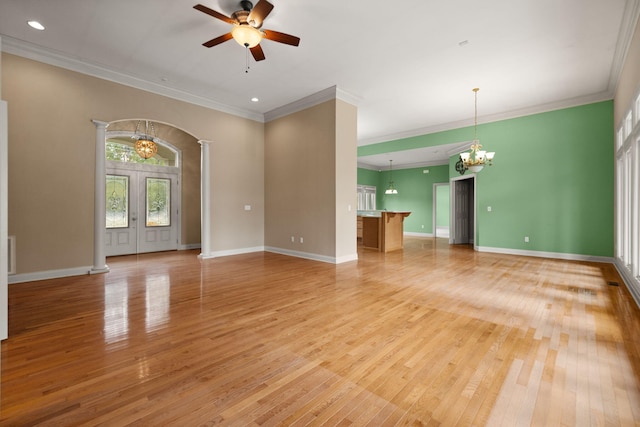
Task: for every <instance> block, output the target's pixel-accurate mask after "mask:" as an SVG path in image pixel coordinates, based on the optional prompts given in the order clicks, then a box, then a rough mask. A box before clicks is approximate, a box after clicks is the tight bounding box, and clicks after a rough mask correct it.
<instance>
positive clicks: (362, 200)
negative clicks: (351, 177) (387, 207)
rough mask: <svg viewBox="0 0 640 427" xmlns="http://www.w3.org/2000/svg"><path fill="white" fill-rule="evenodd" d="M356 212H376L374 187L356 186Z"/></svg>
mask: <svg viewBox="0 0 640 427" xmlns="http://www.w3.org/2000/svg"><path fill="white" fill-rule="evenodd" d="M358 210H359V211H374V210H376V187H373V186H370V185H358Z"/></svg>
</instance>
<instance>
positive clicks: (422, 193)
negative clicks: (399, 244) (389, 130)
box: [377, 165, 449, 234]
mask: <svg viewBox="0 0 640 427" xmlns="http://www.w3.org/2000/svg"><path fill="white" fill-rule="evenodd" d="M424 170H429V173H423V171H424ZM380 175H381V180H380V185H379V186H378V191H377V193H378V209H387V210H389V211H410V212H411V215H409V216H408V217H407V218H405V220H404V231H406V232H411V233H427V234H433V232H434V230H433V184H435V183H440V182H448V181H449V166H448V165H441V166H426V167H421V168H414V169H398V170H396V169H394V170H393V181H394V183H395V186H396V188H397V190H398V194H384V190H385V189H386V187H387V185H388V184H389V171H383V172H380Z"/></svg>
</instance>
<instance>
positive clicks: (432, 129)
mask: <svg viewBox="0 0 640 427" xmlns="http://www.w3.org/2000/svg"><path fill="white" fill-rule="evenodd" d="M612 99H613V92H612V91H606V92H600V93H596V94H593V95H586V96H580V97H577V98H571V99H565V100H562V101H557V102H550V103H547V104H540V105H535V106H532V107H526V108H521V109H518V110H511V111H507V112H504V113H498V114H489V115H485V116H478V123H480V124H482V123H491V122H498V121H501V120H508V119H515V118H517V117H524V116H530V115H533V114H540V113H546V112H549V111H554V110H562V109H564V108H571V107H578V106H580V105H587V104H593V103H596V102H602V101H610V100H612ZM467 126H473V119H468V120H459V121H455V122H449V123H444V124H441V125H435V126H427V127H423V128H418V129H412V130H408V131H403V132H398V133H393V134H388V135H383V136H375V137H371V138H365V139H361V140H359V141H358V146H359V147H360V146H363V145H371V144H378V143H382V142H391V141H396V140H399V139H405V138H412V137H414V136H420V135H428V134H431V133H437V132H444V131H447V130H453V129H460V128H462V127H467Z"/></svg>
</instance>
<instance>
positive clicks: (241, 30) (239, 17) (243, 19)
mask: <svg viewBox="0 0 640 427" xmlns="http://www.w3.org/2000/svg"><path fill="white" fill-rule="evenodd" d="M240 7H242V9H241V10H238V11H236V12H233V14H232V15H231V17H228V16H226V15H224V14H222V13H220V12H216V11H215V10H213V9H210V8H208V7H207V6H204V5H201V4H197V5H195V6H193V8H194V9H197V10H199V11H200V12H204V13H206V14H207V15H210V16H213V17H214V18H218V19H220V20H221V21H224V22H226V23H228V24H232V25H233V29H232V30H231V32H229V33H227V34H224V35H222V36H219V37H216V38H213V39H211V40H209V41H208V42H205V43H202V45H203V46H205V47H213V46H217V45H219V44H220V43H223V42H226V41H227V40H231V39H234V40H235V41H237V42H238V44H240V45H241V46H244V47H246V48H247V49H249V50H250V51H251V55H253V59H255V60H256V61H262V60H263V59H265V56H264V52H263V51H262V47H260V42H261V41H262V39H263V38H265V39H268V40H273V41H275V42H278V43H284V44H288V45H290V46H298V44H300V38H299V37H296V36H292V35H289V34H285V33H280V32H278V31H273V30H261V29H260V28H261V27H262V22H263V21H264V20H265V18H266V17H267V16H268V15H269V13H271V10H272V9H273V5H272V4H271V3H269V2H268V1H267V0H258V3H256V5H255V7H254V6H253V3H251V2H250V1H248V0H243V1H241V2H240Z"/></svg>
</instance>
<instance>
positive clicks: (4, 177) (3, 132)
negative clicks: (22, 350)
mask: <svg viewBox="0 0 640 427" xmlns="http://www.w3.org/2000/svg"><path fill="white" fill-rule="evenodd" d="M8 125H9V123H8V117H7V102H6V101H1V100H0V242H1V244H0V341H2V340H5V339H7V337H8V336H9V278H8V273H9V266H8V263H7V259H8V258H9V254H8V252H9V251H8V246H7V241H8V238H9V228H8V227H9V222H8V220H7V217H8V212H9V196H8V194H9V184H8V176H9V172H8V171H9V161H8V159H7V155H8V154H9V133H8V129H7V127H8ZM13 256H15V254H13Z"/></svg>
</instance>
